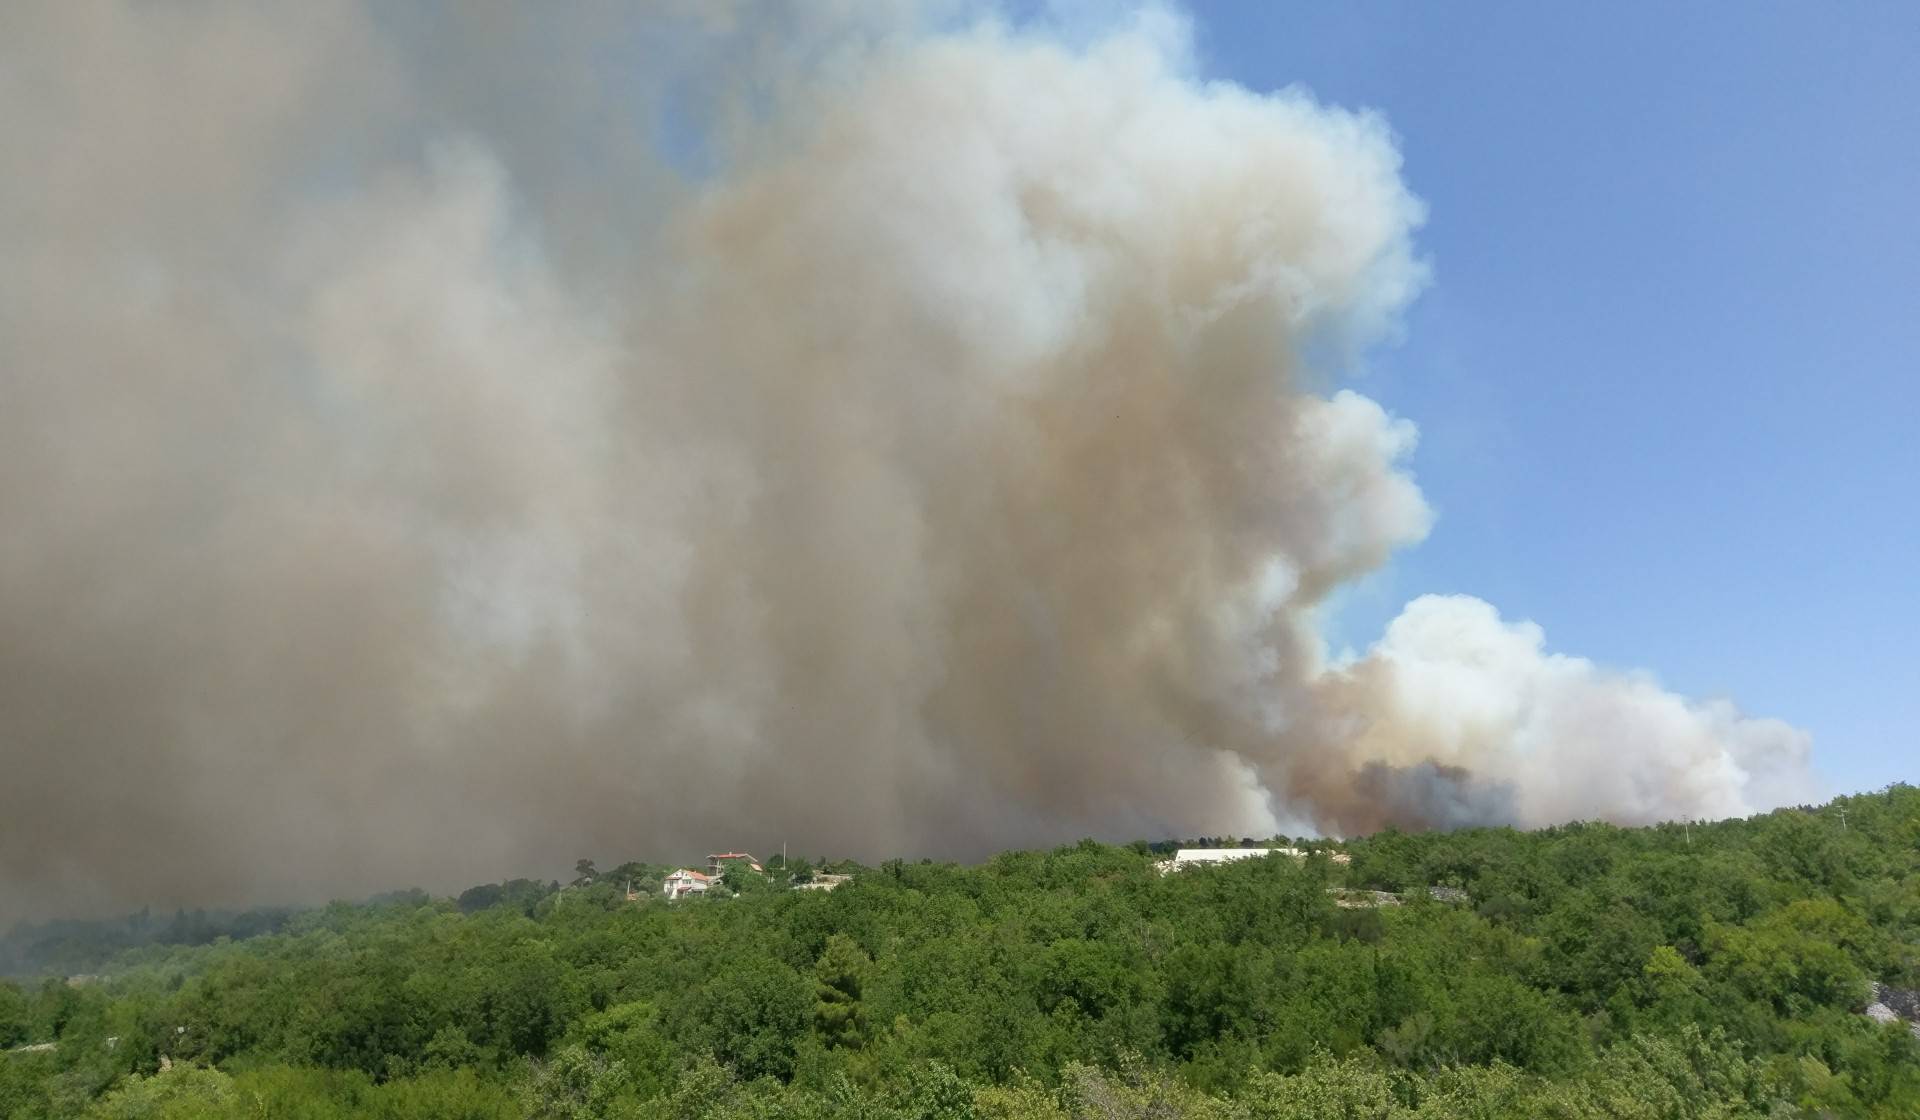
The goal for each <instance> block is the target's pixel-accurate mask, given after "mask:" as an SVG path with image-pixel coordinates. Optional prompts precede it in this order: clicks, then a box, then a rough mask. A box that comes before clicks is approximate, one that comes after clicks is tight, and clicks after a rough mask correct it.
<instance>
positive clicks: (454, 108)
mask: <svg viewBox="0 0 1920 1120" xmlns="http://www.w3.org/2000/svg"><path fill="white" fill-rule="evenodd" d="M812 8H813V6H803V9H802V11H804V12H807V13H808V14H806V15H801V14H796V12H795V11H794V10H788V9H784V8H781V7H778V6H770V7H766V8H751V7H743V8H733V7H725V6H719V5H712V6H709V5H698V6H694V7H692V8H689V9H684V10H682V9H680V8H679V7H678V6H675V5H663V6H653V7H649V6H642V7H636V8H633V9H631V10H626V11H617V12H611V13H609V12H607V11H596V12H595V14H593V15H591V16H589V15H583V14H580V13H578V12H574V11H567V12H552V11H545V12H542V13H540V14H539V15H538V16H533V15H529V14H527V13H526V12H523V11H522V10H520V9H518V8H516V7H511V6H501V7H498V8H495V7H492V6H486V5H463V6H458V7H455V8H451V9H446V10H445V11H444V12H443V13H442V16H443V17H444V19H445V20H448V21H451V22H435V21H434V20H428V19H421V20H420V21H419V23H418V24H417V25H416V23H415V22H414V18H415V17H412V16H401V15H396V14H395V13H393V12H391V11H388V10H386V9H385V8H384V7H382V6H373V7H371V8H363V7H359V6H354V5H348V4H338V5H308V4H303V5H296V6H290V7H288V8H285V9H281V10H272V11H269V10H266V9H263V8H261V7H259V6H257V5H246V6H235V7H225V6H221V5H200V6H193V7H161V6H148V5H139V4H126V5H117V4H106V3H102V4H89V5H65V4H49V5H43V6H36V5H25V6H16V7H15V8H13V9H11V10H10V11H9V12H8V13H7V14H6V15H5V16H0V21H4V23H5V24H6V26H5V27H4V28H0V30H3V31H4V32H5V33H4V34H0V129H4V133H0V141H4V142H3V143H0V151H5V152H6V153H7V156H6V158H7V161H8V167H7V171H8V174H7V175H6V176H5V177H4V181H0V245H4V246H6V248H7V252H6V253H5V255H4V257H0V368H3V369H5V370H6V373H5V374H4V378H3V379H0V519H4V520H3V521H0V528H3V529H4V532H3V533H0V751H4V756H3V757H0V763H3V764H4V775H5V780H4V782H0V839H4V845H0V885H4V888H5V890H4V892H0V893H4V895H5V896H6V897H7V898H8V899H9V900H11V904H12V905H13V906H14V907H15V908H16V909H19V910H22V911H26V910H45V909H50V908H54V907H60V908H68V909H77V908H82V907H96V906H111V905H114V904H116V902H118V901H120V900H124V899H131V898H139V899H151V900H153V901H155V902H163V903H164V902H171V901H180V900H205V899H235V898H242V897H262V896H271V897H287V896H293V895H307V894H311V893H314V892H321V891H351V890H364V889H370V888H375V887H381V886H391V885H393V884H395V883H398V882H403V881H424V882H427V883H429V884H430V885H437V886H447V885H459V884H461V883H462V882H465V881H472V880H475V879H480V878H494V877H498V876H500V875H504V874H509V873H515V872H521V871H532V872H535V873H539V872H541V871H544V870H546V869H549V868H551V867H554V866H564V865H565V863H566V862H567V861H569V860H571V859H572V858H573V857H574V856H575V855H577V854H580V853H583V852H593V853H606V854H616V853H617V854H620V855H626V854H640V853H644V852H654V853H659V854H661V855H668V854H672V853H684V852H685V851H688V850H699V849H701V848H702V846H703V845H707V844H711V843H761V844H765V843H778V842H779V841H780V840H782V839H786V840H790V841H792V842H793V843H794V844H795V845H796V846H798V847H800V848H804V849H806V850H810V851H820V850H827V851H844V852H849V853H853V854H859V855H866V856H879V855H885V854H895V853H920V852H926V853H943V854H970V853H978V852H981V851H984V850H987V849H990V848H993V847H999V846H1006V845H1012V844H1021V843H1032V842H1042V841H1048V840H1055V839H1061V838H1068V837H1074V836H1078V835H1083V834H1087V833H1095V834H1099V835H1103V836H1108V837H1115V838H1121V837H1133V836H1141V835H1165V834H1195V833H1219V832H1243V833H1256V832H1265V831H1270V830H1271V829H1273V828H1274V827H1276V825H1277V824H1281V823H1293V822H1304V823H1306V824H1308V825H1311V826H1314V827H1319V828H1323V829H1330V830H1356V829H1363V828H1369V827H1374V826H1377V825H1380V824H1385V823H1403V824H1459V823H1469V822H1475V821H1516V822H1521V823H1539V822H1545V821H1552V820H1561V819H1567V818H1572V817H1587V816H1604V817H1609V818H1614V819H1620V820H1648V819H1655V818H1659V817H1667V816H1677V815H1686V814H1711V815H1720V814H1729V813H1740V812H1745V811H1749V810H1752V809H1755V808H1759V807H1762V806H1765V805H1770V804H1773V803H1775V802H1778V801H1781V800H1784V799H1791V798H1794V797H1798V796H1801V795H1802V794H1803V792H1804V790H1805V788H1806V785H1807V776H1806V771H1805V758H1806V742H1805V737H1804V736H1803V735H1801V734H1800V733H1799V732H1796V731H1794V730H1793V729H1791V728H1788V727H1785V726H1784V725H1781V724H1778V723H1775V722H1772V721H1756V720H1748V719H1744V718H1742V717H1740V716H1739V715H1738V714H1737V713H1735V712H1733V711H1732V710H1731V709H1730V708H1728V707H1726V706H1724V705H1718V704H1696V703H1692V702H1689V701H1686V700H1684V699H1681V698H1679V697H1676V696H1673V695H1671V694H1668V693H1665V692H1662V691H1661V690H1660V689H1659V688H1658V687H1656V686H1655V685H1653V684H1652V683H1651V682H1650V681H1648V680H1646V679H1644V678H1641V677H1637V676H1633V675H1622V674H1613V673H1608V672H1605V671H1603V670H1600V669H1598V668H1596V667H1594V666H1592V665H1590V664H1588V663H1586V662H1584V661H1580V660H1578V659H1572V658H1564V657H1559V656H1555V655H1549V654H1546V653H1545V652H1544V651H1543V649H1542V646H1541V638H1540V634H1539V632H1538V630H1537V629H1535V628H1533V627H1531V626H1525V625H1523V626H1514V625H1510V624H1506V623H1503V622H1501V620H1500V619H1499V618H1498V617H1497V616H1496V615H1495V614H1494V612H1493V610H1492V608H1490V607H1487V606H1486V605H1485V604H1482V603H1479V602H1477V601H1475V600H1469V599H1422V600H1419V601H1417V602H1416V603H1414V604H1413V605H1412V606H1410V607H1409V608H1408V610H1407V613H1406V614H1405V615H1403V616H1402V617H1401V618H1400V619H1399V620H1397V621H1396V622H1395V623H1394V624H1393V625H1392V626H1391V627H1390V628H1389V630H1388V633H1387V635H1386V636H1385V637H1384V638H1383V639H1382V641H1381V642H1380V644H1379V645H1378V646H1376V647H1375V648H1374V649H1373V650H1372V651H1370V652H1369V653H1368V654H1367V655H1366V656H1364V657H1363V658H1361V659H1359V660H1357V661H1354V662H1351V663H1345V664H1335V663H1329V662H1328V661H1327V660H1326V658H1325V657H1324V656H1323V655H1322V653H1321V648H1320V647H1321V643H1320V641H1319V639H1318V637H1317V634H1316V631H1315V611H1316V608H1317V607H1318V606H1319V605H1320V604H1322V603H1323V602H1324V601H1325V599H1326V597H1327V595H1328V594H1329V593H1330V592H1331V591H1332V590H1333V589H1335V588H1337V587H1339V586H1341V585H1342V584H1344V583H1346V582H1347V581H1350V580H1352V579H1354V578H1356V577H1358V576H1361V575H1364V574H1365V573H1367V572H1369V571H1372V570H1375V569H1377V568H1378V567H1379V566H1380V565H1382V564H1383V563H1385V562H1386V561H1387V560H1388V558H1389V557H1390V556H1391V555H1392V554H1393V552H1394V551H1395V550H1396V549H1398V548H1402V547H1405V546H1407V545H1410V544H1413V543H1415V542H1417V541H1418V540H1419V539H1421V538H1422V537H1423V536H1424V535H1425V533H1426V531H1427V529H1428V524H1429V520H1430V515H1429V511H1428V509H1427V507H1426V505H1425V503H1424V502H1423V501H1422V499H1421V496H1420V493H1419V491H1418V489H1417V487H1416V486H1415V484H1414V483H1413V481H1412V478H1411V477H1410V475H1409V474H1408V473H1407V468H1406V459H1407V457H1408V455H1409V454H1410V453H1411V451H1412V448H1413V443H1414V429H1413V427H1412V425H1411V424H1410V423H1408V422H1407V421H1405V420H1399V419H1395V418H1393V417H1390V416H1388V415H1387V414H1386V413H1385V412H1383V411H1382V410H1381V409H1380V408H1379V406H1377V405H1376V404H1375V403H1373V402H1372V401H1370V400H1368V399H1366V398H1365V397H1363V396H1360V395H1358V394H1356V393H1355V392H1353V391H1351V390H1348V389H1337V388H1336V387H1335V386H1334V384H1333V383H1332V380H1331V379H1332V378H1333V377H1334V376H1335V375H1336V374H1337V373H1338V372H1339V371H1338V370H1316V369H1313V368H1309V366H1308V364H1307V355H1309V354H1330V355H1352V354H1355V353H1358V352H1359V349H1360V348H1361V347H1363V346H1364V345H1365V344H1366V342H1367V341H1368V340H1369V339H1371V338H1374V337H1377V336H1378V335H1379V334H1380V333H1381V332H1382V331H1385V330H1389V329H1391V327H1392V324H1393V322H1394V319H1395V316H1396V314H1397V313H1398V312H1399V310H1400V309H1401V308H1403V307H1404V306H1405V304H1406V303H1407V301H1408V300H1409V299H1411V298H1412V297H1413V296H1414V294H1415V293H1416V292H1417V291H1418V289H1419V288H1420V286H1421V285H1422V283H1423V279H1424V276H1423V270H1422V268H1421V266H1420V265H1419V263H1418V262H1417V260H1416V258H1415V257H1414V254H1413V251H1412V248H1411V242H1410V236H1411V233H1412V231H1413V230H1414V228H1415V227H1416V226H1417V225H1418V223H1419V221H1420V218H1421V208H1420V206H1419V204H1418V202H1417V201H1416V200H1415V199H1414V198H1413V197H1412V196H1411V195H1410V194H1409V193H1408V192H1407V190H1406V188H1405V186H1404V185H1403V184H1402V182H1401V179H1400V176H1399V159H1398V155H1397V153H1396V151H1395V148H1394V145H1393V142H1392V139H1391V136H1390V134H1389V132H1388V130H1387V128H1386V126H1385V125H1384V124H1383V123H1382V122H1381V121H1380V120H1378V119H1376V118H1374V117H1371V116H1369V115H1366V114H1354V113H1348V112H1344V111H1341V110H1338V109H1333V108H1329V107H1326V106H1322V105H1319V104H1317V103H1316V102H1314V101H1313V100H1312V99H1311V98H1309V97H1308V96H1306V95H1305V94H1302V93H1295V92H1288V93H1282V94H1277V95H1267V96H1262V95H1256V94H1253V93H1250V92H1247V91H1245V90H1242V89H1239V88H1237V87H1233V86H1227V85H1219V84H1207V83H1203V82H1201V81H1199V80H1197V79H1195V78H1194V77H1193V76H1192V75H1191V62H1190V59H1189V57H1188V54H1187V50H1186V46H1185V37H1184V33H1183V26H1182V24H1181V23H1180V21H1179V20H1177V19H1173V18H1170V17H1168V16H1166V15H1164V14H1163V13H1157V12H1148V13H1146V14H1145V15H1142V16H1139V17H1134V18H1130V19H1128V20H1126V21H1123V22H1122V23H1121V24H1120V25H1118V26H1117V27H1116V28H1115V29H1113V30H1110V31H1108V32H1106V33H1103V34H1101V35H1096V36H1093V37H1091V38H1090V39H1089V40H1087V41H1085V42H1079V41H1076V44H1075V45H1071V46H1069V45H1064V44H1063V43H1062V42H1061V41H1059V40H1057V39H1055V38H1051V37H1049V36H1047V35H1045V34H1043V33H1041V32H1037V31H1022V32H1016V31H1012V30H1008V29H1007V28H1005V27H1003V26H1000V25H998V24H996V23H994V22H992V21H991V20H975V19H972V18H969V17H966V16H965V14H964V13H962V14H961V15H960V16H955V14H954V13H952V12H951V11H943V12H942V13H940V15H941V17H942V18H941V19H940V20H938V21H934V20H932V19H930V18H928V17H926V16H925V14H924V13H919V12H916V11H914V10H911V9H893V8H887V9H881V8H877V7H876V8H872V9H866V8H862V9H861V13H862V14H861V15H860V17H859V19H858V20H854V19H851V18H836V19H819V18H816V17H815V16H814V15H812V14H811V12H812ZM154 853H160V855H158V856H156V855H155V854H154Z"/></svg>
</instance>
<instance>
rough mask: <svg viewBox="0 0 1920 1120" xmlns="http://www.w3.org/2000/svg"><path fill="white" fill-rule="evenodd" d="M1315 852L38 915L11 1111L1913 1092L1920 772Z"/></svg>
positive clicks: (1128, 1106) (1233, 1119)
mask: <svg viewBox="0 0 1920 1120" xmlns="http://www.w3.org/2000/svg"><path fill="white" fill-rule="evenodd" d="M1243 842H1244V843H1247V844H1250V845H1251V844H1254V843H1255V841H1251V840H1248V841H1243ZM1210 843H1213V844H1217V845H1221V846H1232V845H1233V844H1234V843H1235V842H1234V841H1232V840H1218V839H1216V840H1212V841H1210ZM1262 843H1264V842H1262ZM1296 843H1297V844H1298V846H1300V847H1302V848H1305V849H1309V850H1310V854H1308V855H1306V856H1304V857H1303V858H1295V857H1291V856H1287V855H1273V856H1268V857H1265V858H1260V859H1247V860H1240V861H1235V862H1232V863H1226V864H1221V865H1218V866H1206V867H1195V868H1187V869H1181V870H1177V871H1173V872H1170V873H1165V872H1162V871H1161V870H1159V869H1158V868H1156V861H1157V860H1159V859H1161V858H1163V857H1164V855H1165V854H1166V853H1167V852H1168V851H1170V850H1171V849H1172V848H1173V847H1175V845H1173V844H1170V843H1169V844H1148V843H1137V844H1133V845H1129V846H1111V845H1104V844H1098V843H1094V842H1091V841H1087V842H1083V843H1080V844H1077V845H1073V846H1070V847H1064V848H1060V849H1057V850H1054V851H1049V852H1009V853H1005V854H1003V855H1000V856H997V857H995V858H993V859H991V860H989V861H988V862H986V863H983V864H979V865H974V866H962V865H957V864H952V863H936V862H928V861H922V862H904V861H895V862H889V863H884V864H882V865H880V866H877V867H865V866H856V865H853V864H833V865H828V866H822V865H821V864H820V863H818V862H817V861H815V862H807V861H800V860H795V861H792V862H791V863H788V862H783V861H781V860H779V859H774V860H770V861H768V862H767V865H766V870H765V871H764V872H756V871H754V870H752V869H751V868H749V867H747V866H745V865H744V864H742V863H738V862H736V863H735V864H733V865H732V866H730V867H728V868H727V869H726V870H725V873H724V875H722V876H721V878H720V880H719V881H718V883H717V884H716V886H715V887H714V889H712V890H710V891H708V892H706V893H705V894H703V895H698V896H693V897H688V898H684V899H681V900H679V901H675V902H668V901H667V900H666V899H665V898H664V897H663V895H662V892H661V890H660V885H661V880H662V877H663V875H664V874H665V873H666V872H668V871H669V870H671V869H672V867H675V866H682V865H661V864H652V863H628V864H623V865H620V866H618V867H611V868H609V869H606V870H601V869H598V868H596V867H595V866H594V865H593V864H591V863H589V862H588V861H585V860H582V861H581V862H580V865H579V866H578V867H577V868H575V870H574V873H573V875H572V876H571V877H570V879H571V881H570V882H567V883H564V884H563V883H560V882H538V881H529V880H516V881H512V882H506V883H496V884H485V885H481V886H477V887H474V888H473V889H471V890H468V891H466V892H464V893H462V894H460V895H458V896H455V897H447V898H438V897H431V896H429V895H427V894H426V893H424V892H419V891H406V892H400V893H396V894H391V895H386V896H382V897H379V898H375V899H371V900H368V901H366V902H361V903H334V904H332V905H328V906H325V907H320V908H314V909H306V910H270V911H249V912H245V913H239V914H233V913H227V914H206V913H197V914H196V913H180V914H173V915H170V916H165V917H155V916H154V915H151V914H141V915H136V916H134V917H131V918H127V919H124V920H117V921H111V922H62V923H53V924H48V925H39V926H23V927H21V928H19V929H16V930H14V931H13V933H12V934H10V935H9V936H8V937H7V938H6V939H5V942H4V946H3V947H0V970H4V971H6V972H9V973H11V974H13V978H12V979H10V980H7V981H4V982H0V1050H4V1051H6V1052H5V1053H4V1054H0V1115H5V1116H8V1117H17V1118H30V1117H33V1118H37V1117H90V1118H91V1117H97V1118H114V1120H132V1118H160V1117H165V1118H175V1117H195V1118H199V1117H214V1118H226V1117H234V1118H239V1117H249V1118H259V1117H275V1118H278V1117H285V1118H289V1120H294V1118H298V1120H319V1118H324V1117H376V1118H378V1117H387V1118H394V1120H399V1118H427V1117H436V1118H470V1120H480V1118H487V1120H493V1118H508V1117H556V1118H557V1117H565V1118H587V1117H636V1118H641V1117H644V1118H662V1120H665V1118H685V1120H692V1118H697V1117H726V1118H736V1117H737V1118H742V1120H744V1118H749V1117H752V1118H767V1120H774V1118H788V1117H790V1118H795V1120H799V1118H815V1117H820V1118H825V1117H856V1118H869V1120H962V1118H978V1120H997V1118H1005V1120H1016V1118H1019V1120H1029V1118H1031V1120H1066V1118H1101V1120H1108V1118H1114V1120H1118V1118H1128V1120H1149V1118H1153V1120H1175V1118H1183V1117H1206V1118H1220V1120H1282V1118H1316V1120H1318V1118H1327V1120H1333V1118H1339V1120H1374V1118H1379V1120H1387V1118H1394V1120H1400V1118H1408V1120H1411V1118H1416V1117H1417V1118H1423V1120H1427V1118H1431V1120H1440V1118H1455V1117H1459V1118H1468V1117H1471V1118H1478V1120H1493V1118H1504V1117H1526V1118H1535V1117H1546V1118H1567V1120H1574V1118H1588V1117H1622V1118H1635V1120H1638V1118H1646V1120H1656V1118H1692V1117H1701V1118H1705V1117H1712V1118H1716V1120H1734V1118H1741V1117H1772V1118H1787V1117H1814V1116H1864V1117H1889V1118H1891V1117H1901V1118H1912V1117H1916V1116H1920V1037H1916V1033H1915V1028H1914V1027H1913V1025H1912V1024H1911V1023H1910V1022H1908V1021H1906V1019H1904V1018H1901V1017H1900V1016H1902V1015H1904V1016H1911V1014H1912V1007H1911V1004H1912V992H1913V989H1916V988H1920V789H1916V788H1914V787H1912V786H1906V785H1897V786H1893V787H1891V788H1889V789H1887V790H1884V791H1881V792H1878V793H1872V794H1865V795H1861V796H1855V797H1846V798H1841V799H1839V800H1837V801H1834V802H1833V803H1831V804H1828V805H1824V806H1819V807H1813V808H1799V809H1785V810H1781V811H1778V812H1774V813H1770V814H1767V815H1764V816H1760V817H1756V818H1753V819H1749V820H1733V821H1724V822H1719V823H1713V824H1693V825H1691V826H1687V825H1681V824H1670V825H1661V826H1657V827H1650V828H1619V827H1613V826H1608V825H1603V824H1574V825H1568V826H1564V827H1559V828H1550V829H1545V830H1541V831H1533V832H1521V831H1515V830H1511V829H1468V830H1462V831H1456V832H1448V833H1425V834H1408V833H1401V832H1394V831H1388V832H1383V833H1380V834H1377V835H1373V836H1369V837H1364V838H1355V839H1350V840H1348V841H1345V842H1343V843H1340V844H1338V845H1334V844H1331V843H1328V842H1309V841H1296ZM1335 850H1338V851H1342V852H1345V853H1347V856H1348V857H1350V858H1349V859H1347V860H1345V861H1341V860H1336V859H1334V858H1332V857H1331V853H1332V852H1333V851H1335ZM684 866H691V867H694V868H696V869H700V868H704V867H705V864H704V862H696V863H693V864H688V865H684ZM825 871H832V872H835V873H839V874H845V875H849V876H850V878H848V879H846V880H845V881H843V882H840V883H838V885H837V886H836V887H835V889H832V890H821V889H812V890H803V889H795V888H796V887H798V886H799V885H801V884H803V883H805V882H806V881H808V880H809V879H811V878H812V877H813V876H815V875H818V874H821V873H823V872H825ZM1373 892H1380V893H1373ZM1876 1003H1878V1004H1879V1007H1878V1008H1877V1010H1879V1011H1880V1014H1879V1015H1878V1016H1874V1015H1869V1014H1865V1013H1864V1012H1866V1011H1867V1010H1868V1008H1869V1007H1870V1005H1874V1004H1876ZM1889 1006H1891V1007H1893V1008H1895V1009H1896V1010H1899V1009H1900V1008H1905V1010H1900V1011H1899V1014H1898V1015H1893V1016H1889V1015H1888V1014H1886V1009H1887V1008H1888V1007H1889Z"/></svg>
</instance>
